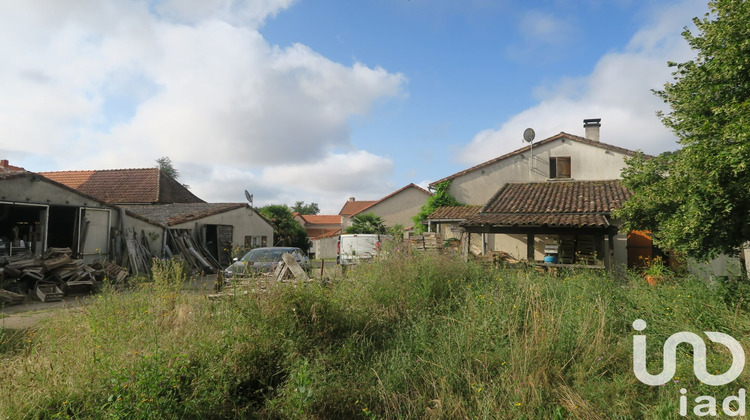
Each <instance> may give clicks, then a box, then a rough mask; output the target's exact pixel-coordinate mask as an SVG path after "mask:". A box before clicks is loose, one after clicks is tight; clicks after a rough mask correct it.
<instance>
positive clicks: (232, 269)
mask: <svg viewBox="0 0 750 420" xmlns="http://www.w3.org/2000/svg"><path fill="white" fill-rule="evenodd" d="M284 254H292V256H293V257H294V259H295V260H297V262H298V263H299V265H300V266H301V267H302V268H303V269H305V270H307V269H309V268H310V260H309V259H308V258H307V255H305V253H304V252H303V251H302V250H301V249H299V248H296V247H265V248H255V249H252V250H250V252H248V253H247V254H245V255H244V256H243V257H242V258H240V259H239V260H237V259H235V262H234V263H233V264H232V265H230V266H229V267H227V268H226V270H224V276H225V277H227V278H229V277H232V276H235V275H243V274H253V273H264V272H270V271H273V270H275V269H276V266H277V265H279V262H281V256H282V255H284Z"/></svg>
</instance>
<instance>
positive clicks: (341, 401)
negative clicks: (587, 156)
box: [0, 253, 750, 419]
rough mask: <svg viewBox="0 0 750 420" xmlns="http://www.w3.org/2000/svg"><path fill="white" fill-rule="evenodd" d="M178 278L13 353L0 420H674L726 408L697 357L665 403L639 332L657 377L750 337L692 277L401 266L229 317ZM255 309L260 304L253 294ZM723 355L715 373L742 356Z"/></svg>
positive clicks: (51, 325)
mask: <svg viewBox="0 0 750 420" xmlns="http://www.w3.org/2000/svg"><path fill="white" fill-rule="evenodd" d="M184 280H185V274H184V271H182V269H181V266H180V265H179V263H177V262H169V261H163V262H162V261H158V262H157V261H155V263H154V279H153V281H149V282H143V283H141V284H139V285H138V287H136V288H134V289H132V290H130V291H127V292H117V291H114V290H111V289H105V290H104V291H103V292H102V294H100V295H98V296H97V297H96V298H95V299H94V302H93V303H91V304H90V305H87V306H85V307H84V309H83V310H82V311H81V312H80V313H71V314H70V315H69V316H66V317H58V318H53V319H50V320H48V321H47V322H45V323H43V324H41V325H40V326H39V327H38V328H36V329H35V330H33V331H28V332H25V333H23V334H19V333H16V334H11V333H9V332H5V331H2V332H0V337H2V338H3V339H5V338H7V337H15V338H13V340H12V343H10V344H5V347H0V348H1V349H3V352H2V353H0V363H2V365H3V367H4V368H3V369H2V370H0V383H2V384H3V390H4V392H3V393H0V414H1V415H0V417H2V418H10V419H16V418H18V419H21V418H41V419H45V418H123V419H125V418H153V419H162V418H168V419H169V418H175V419H176V418H180V419H182V418H187V419H190V418H302V419H305V418H528V419H531V418H644V417H645V418H664V417H676V413H677V401H678V398H679V395H680V394H679V389H680V388H681V387H686V388H688V389H689V392H690V393H691V395H694V394H695V395H704V394H707V395H720V394H721V393H725V394H728V393H729V392H736V389H737V388H739V387H745V388H747V383H746V379H745V378H744V377H740V379H739V380H738V381H736V383H735V384H733V387H734V391H732V390H730V389H729V388H728V387H719V388H718V389H716V388H714V387H707V386H705V385H702V384H700V383H698V381H697V380H696V379H695V378H694V375H692V364H691V360H690V358H689V355H688V354H686V353H687V349H682V348H681V351H682V352H683V353H684V354H682V355H681V357H679V359H678V360H679V361H680V365H679V367H678V374H677V375H676V376H675V378H674V380H673V381H672V382H670V383H668V384H666V385H665V386H662V387H650V386H646V385H643V384H641V383H640V382H638V381H637V379H636V378H635V377H634V375H633V373H632V339H631V336H632V334H633V333H634V331H633V329H632V322H633V320H635V319H638V318H641V319H644V320H646V321H647V322H648V329H647V330H646V333H647V334H648V343H649V347H648V352H649V359H650V362H651V363H650V364H649V368H650V370H651V371H652V372H654V371H657V370H660V366H661V365H660V363H661V356H660V354H661V348H660V346H661V343H663V342H664V340H666V338H667V337H668V336H669V335H671V334H673V333H675V332H678V331H693V332H700V331H704V330H712V331H722V332H726V333H728V334H731V335H732V336H734V337H736V338H738V339H740V341H741V342H743V345H745V346H747V342H746V340H744V337H747V336H748V332H750V316H748V313H747V310H746V306H745V303H744V301H742V300H740V299H742V296H744V295H741V294H740V293H738V292H737V291H740V292H742V291H743V290H744V289H743V286H741V285H740V286H738V285H729V286H728V285H723V284H718V285H714V286H709V285H706V284H704V283H702V282H700V281H698V280H694V279H690V278H682V279H675V280H673V281H670V282H667V283H665V284H662V285H659V286H657V287H649V286H647V285H646V283H645V282H644V281H643V280H642V279H640V278H639V277H637V276H630V277H627V276H626V277H625V278H621V279H618V280H615V279H613V278H611V277H608V276H606V275H602V274H601V273H592V272H586V271H582V270H579V271H575V270H574V271H570V272H566V273H560V274H559V275H557V276H551V275H548V274H545V273H538V272H535V271H534V270H526V271H522V270H518V271H515V270H495V269H491V268H488V267H484V266H481V265H478V264H474V263H464V262H462V261H459V260H456V259H452V258H449V257H445V256H430V255H408V254H397V253H392V254H391V255H390V256H389V257H387V258H386V259H383V260H380V261H375V262H372V263H369V264H363V265H361V266H357V267H354V268H353V269H352V270H350V271H349V272H348V273H347V274H346V276H344V277H343V278H337V279H334V280H333V281H331V282H328V283H327V284H325V285H321V284H319V283H315V282H313V283H300V284H279V285H277V286H275V287H270V288H268V289H266V290H265V291H257V290H256V289H255V288H250V289H248V290H246V291H240V293H236V294H234V295H228V296H225V297H224V298H223V299H222V300H218V301H211V300H208V299H206V298H205V296H202V295H199V294H190V293H185V292H181V291H180V290H179V286H180V285H181V284H182V282H183V281H184ZM242 292H246V293H242ZM720 350H721V349H720V348H717V347H710V348H709V352H710V354H711V355H712V356H711V358H710V360H709V361H708V363H709V369H710V370H711V371H714V370H716V371H724V370H726V368H727V367H728V366H729V355H728V353H726V352H722V351H720Z"/></svg>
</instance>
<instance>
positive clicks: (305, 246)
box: [258, 204, 311, 252]
mask: <svg viewBox="0 0 750 420" xmlns="http://www.w3.org/2000/svg"><path fill="white" fill-rule="evenodd" d="M258 211H259V212H260V214H262V215H263V217H265V218H266V219H267V220H268V221H269V222H270V223H271V226H273V236H274V238H275V240H274V245H275V246H296V247H298V248H300V249H302V250H303V251H305V252H307V251H308V250H309V249H310V245H311V244H310V238H309V237H308V236H307V231H305V228H303V227H302V225H300V224H299V223H298V222H297V221H296V220H294V217H293V216H292V211H291V210H290V209H289V207H287V206H286V205H285V204H270V205H267V206H264V207H261V208H260V209H259V210H258Z"/></svg>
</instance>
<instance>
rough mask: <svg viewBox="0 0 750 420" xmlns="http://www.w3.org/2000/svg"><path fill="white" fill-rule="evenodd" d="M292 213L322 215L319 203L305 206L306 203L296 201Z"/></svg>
mask: <svg viewBox="0 0 750 420" xmlns="http://www.w3.org/2000/svg"><path fill="white" fill-rule="evenodd" d="M291 210H292V213H299V214H318V213H320V207H318V203H310V204H305V202H304V201H296V202H295V203H294V205H293V206H292V208H291Z"/></svg>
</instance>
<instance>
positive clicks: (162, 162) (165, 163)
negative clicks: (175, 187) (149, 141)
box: [156, 156, 180, 180]
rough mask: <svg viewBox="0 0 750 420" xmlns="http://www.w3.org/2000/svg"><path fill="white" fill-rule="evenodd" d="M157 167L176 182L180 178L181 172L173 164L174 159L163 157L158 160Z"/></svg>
mask: <svg viewBox="0 0 750 420" xmlns="http://www.w3.org/2000/svg"><path fill="white" fill-rule="evenodd" d="M156 167H157V168H159V169H161V171H162V172H164V173H165V174H167V175H169V176H171V177H172V178H173V179H174V180H177V178H179V177H180V172H179V171H178V170H177V169H176V168H175V167H174V165H173V164H172V159H170V158H169V157H167V156H162V157H160V158H159V159H156Z"/></svg>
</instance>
